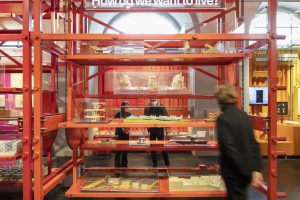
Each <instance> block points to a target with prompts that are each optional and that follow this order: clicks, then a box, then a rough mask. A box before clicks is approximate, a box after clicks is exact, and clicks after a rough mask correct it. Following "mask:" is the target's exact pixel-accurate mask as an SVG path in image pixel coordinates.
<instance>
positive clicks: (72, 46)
mask: <svg viewBox="0 0 300 200" xmlns="http://www.w3.org/2000/svg"><path fill="white" fill-rule="evenodd" d="M77 2H79V3H81V4H80V6H79V7H77V6H76V5H75V3H77ZM227 2H229V3H230V4H232V3H233V1H227ZM242 2H243V1H241V3H240V1H239V0H236V1H234V4H233V5H234V6H233V7H232V8H231V9H228V10H206V9H193V8H184V9H183V8H169V9H164V8H160V9H155V10H153V9H148V8H136V9H126V8H119V9H116V8H111V9H105V10H104V9H94V10H92V12H196V13H197V12H218V14H217V15H216V16H214V17H212V18H210V19H208V20H206V21H204V22H202V23H199V24H197V25H195V26H194V27H192V28H190V29H188V30H187V31H186V33H185V34H167V35H127V34H123V33H122V32H120V31H118V30H117V29H115V28H114V27H111V26H110V25H109V24H106V23H104V22H102V21H100V20H98V19H95V18H93V17H91V16H90V15H88V14H89V12H90V10H85V8H84V6H83V1H75V2H74V3H73V2H71V0H67V1H66V2H61V1H58V0H51V5H50V6H48V5H47V3H45V2H44V1H42V0H35V1H34V4H33V1H31V0H23V1H20V0H18V1H5V2H0V5H1V7H0V12H1V13H2V12H3V13H17V15H21V16H22V24H23V30H22V31H21V30H11V31H7V30H5V31H0V41H3V42H5V41H22V43H23V64H22V67H21V64H20V63H18V62H17V61H14V60H13V58H11V60H12V61H13V62H14V63H15V64H16V65H15V66H12V67H11V69H10V70H12V71H13V70H15V71H22V72H23V77H24V78H23V88H19V89H16V88H12V89H2V88H0V91H1V92H11V93H16V92H21V93H23V104H24V106H23V153H22V155H18V156H17V157H16V158H8V159H18V158H22V159H23V163H24V169H23V171H24V174H23V199H25V200H29V199H35V200H41V199H43V198H44V196H45V195H46V194H47V193H48V192H49V191H51V190H52V189H53V188H54V187H55V186H56V185H57V184H58V183H59V182H61V181H62V180H63V179H64V178H65V176H66V174H67V172H68V171H69V170H70V169H71V168H73V186H72V187H71V189H70V190H69V191H68V192H67V195H68V196H74V197H75V196H76V197H116V196H118V195H116V194H109V193H105V194H96V193H81V192H80V183H81V180H80V179H78V178H77V167H78V163H80V162H82V160H83V156H82V151H81V150H84V149H91V146H89V145H90V144H89V142H87V141H85V138H84V137H83V136H82V130H84V129H87V128H89V127H118V126H120V124H118V123H117V124H108V125H103V124H100V125H99V124H98V125H95V124H93V125H91V124H80V125H79V124H76V123H74V122H73V113H74V97H75V96H76V95H80V96H82V97H92V98H124V97H126V98H128V95H126V96H114V95H107V96H105V95H100V94H99V95H95V96H91V95H89V93H88V85H87V86H84V85H83V83H82V84H81V83H79V84H78V85H79V86H78V87H76V88H75V87H74V84H76V82H75V81H74V80H78V77H79V79H80V80H81V81H82V82H87V80H89V79H91V78H93V77H98V76H99V77H100V75H101V74H96V75H94V76H93V75H92V76H93V77H89V76H87V74H88V73H84V72H88V70H89V67H81V66H86V65H93V64H97V65H125V66H128V65H153V62H154V63H155V64H157V65H166V64H167V63H168V65H170V63H174V65H199V64H207V65H218V66H219V69H218V75H213V74H210V73H208V72H206V71H205V70H204V69H202V68H201V69H200V68H198V69H197V67H194V69H196V70H198V71H200V72H201V73H204V74H206V75H208V76H210V77H212V78H215V79H216V80H218V83H222V82H228V81H229V82H231V83H233V84H234V85H235V86H237V87H238V88H237V89H239V90H240V89H241V88H239V80H238V78H237V77H238V73H237V72H238V67H237V65H235V64H236V63H238V62H239V61H241V60H242V59H243V58H245V57H248V56H250V55H251V53H252V52H253V51H254V50H255V49H258V48H260V47H261V46H264V45H265V44H268V53H269V61H268V62H269V68H268V73H269V74H268V75H269V76H268V77H269V78H268V80H269V84H268V86H269V117H268V118H267V121H264V122H261V119H255V120H258V121H260V123H262V124H263V125H262V126H263V128H266V124H267V132H268V134H269V141H268V147H269V148H268V175H269V176H268V187H263V186H262V187H261V188H260V189H261V190H262V191H263V192H264V193H265V194H266V195H267V197H268V199H269V200H275V199H277V197H278V196H279V197H282V196H284V195H285V194H283V193H277V156H279V155H281V154H282V152H277V149H276V143H277V142H278V141H280V140H283V139H284V138H279V137H277V132H276V121H277V120H276V115H277V114H276V109H274V108H276V90H277V89H278V88H277V87H276V82H277V81H276V72H277V64H276V40H277V39H280V38H282V37H279V36H278V35H277V34H276V12H277V1H274V0H269V5H268V10H269V12H268V13H269V15H268V16H269V32H268V34H254V35H249V34H230V33H225V23H220V22H224V20H225V18H226V14H228V13H230V12H235V14H236V18H237V22H238V23H241V22H242V19H243V9H240V8H241V7H243V3H242ZM63 3H66V4H63ZM62 4H63V5H62ZM32 8H33V9H32ZM58 12H64V13H65V14H66V16H65V17H66V20H67V30H66V31H65V32H64V33H62V34H55V33H51V34H49V33H48V34H47V33H43V32H42V24H43V18H48V19H49V18H50V19H52V20H56V19H58V18H59V17H60V15H59V14H58ZM32 15H33V16H34V18H32ZM11 16H12V15H11ZM32 19H34V26H33V27H34V28H33V30H32V29H31V21H32ZM88 20H92V21H95V22H96V23H98V24H100V25H102V26H105V27H106V28H108V29H112V30H115V31H117V32H119V33H120V34H88V31H87V27H88ZM214 20H217V21H218V22H219V27H218V33H215V34H201V33H191V32H193V31H194V30H196V29H197V28H198V27H201V26H203V25H204V24H206V23H209V22H211V21H214ZM150 40H151V41H150ZM161 40H167V41H168V42H160V41H161ZM250 40H253V41H256V43H255V44H253V45H250V46H248V47H247V48H246V50H245V51H242V52H238V53H235V54H213V55H210V54H174V55H172V54H168V53H166V52H164V51H163V50H162V48H165V47H170V46H171V47H177V46H183V42H184V41H189V43H190V45H191V46H192V47H203V45H204V44H205V43H212V44H214V43H216V42H217V41H235V42H236V41H239V42H242V41H250ZM54 41H66V42H67V47H66V48H65V49H64V48H61V47H59V46H58V45H56V44H55V43H54ZM77 41H101V42H99V44H98V45H99V46H101V45H102V46H109V45H111V44H113V43H117V44H120V43H122V42H126V41H137V42H142V44H143V45H144V47H146V48H148V50H146V52H147V51H149V50H154V51H157V52H158V54H145V55H139V56H137V55H135V56H130V55H101V54H99V55H88V54H86V55H80V54H78V53H77ZM178 41H180V42H178ZM203 42H204V43H203ZM32 45H33V46H34V53H33V55H34V56H33V57H34V65H33V68H32V63H31V62H32V48H31V47H32ZM43 50H44V51H47V52H50V53H51V57H52V59H51V66H49V67H48V68H47V67H45V66H44V65H43V54H42V52H43ZM2 54H3V55H5V52H2ZM5 56H7V57H9V55H5ZM58 58H60V59H62V60H64V61H66V63H67V67H66V69H67V115H66V122H64V123H60V122H62V121H64V116H63V115H51V116H45V115H44V112H43V105H44V103H45V97H43V89H42V86H43V85H42V83H43V80H42V77H43V76H42V73H43V72H45V71H47V70H48V72H51V74H52V75H53V74H55V73H56V72H59V70H58V69H57V68H56V66H58V65H59V63H58ZM225 65H227V68H226V70H225V67H224V66H225ZM77 69H79V72H78V70H77ZM12 71H10V72H12ZM32 74H33V75H34V77H35V78H34V86H33V89H31V88H32V86H31V75H32ZM52 80H55V76H52ZM52 83H53V84H52V89H53V91H55V84H54V83H55V81H52ZM76 86H77V84H76ZM32 94H33V95H34V113H32V106H31V105H32V104H31V103H32ZM172 96H173V98H174V95H172ZM143 97H144V98H152V97H158V98H170V96H161V95H160V96H159V95H148V96H147V95H145V96H143ZM129 98H140V97H136V96H134V95H132V96H129ZM176 98H191V99H193V98H194V99H197V98H198V99H210V98H214V97H213V96H209V95H191V96H180V95H178V96H176ZM54 99H55V95H54ZM51 110H52V113H55V110H53V109H51ZM32 116H34V117H33V119H34V120H32ZM59 123H60V125H58V124H59ZM121 126H122V127H126V126H127V127H131V126H135V127H136V126H137V124H126V123H122V125H121ZM139 126H144V127H145V126H147V127H157V124H155V123H147V124H139ZM165 126H167V127H171V126H174V127H178V126H199V124H193V123H191V124H180V123H177V124H166V125H165ZM59 127H63V128H66V131H67V137H68V139H69V143H70V141H71V144H70V145H71V146H72V144H73V147H74V148H73V161H69V162H67V163H66V164H64V165H63V166H62V167H61V168H59V169H58V170H56V171H55V172H53V173H51V171H49V175H48V176H46V177H44V175H43V168H42V165H43V160H42V158H43V150H44V149H45V146H47V145H45V142H46V139H45V138H46V137H47V136H49V135H54V136H56V131H57V129H58V128H59ZM79 128H81V129H79ZM259 128H261V126H260V127H259ZM32 130H34V134H33V137H32ZM53 138H55V137H52V139H53ZM82 143H83V145H82ZM50 144H51V145H52V144H53V143H51V142H50ZM51 145H50V146H51ZM78 147H79V149H80V152H81V154H80V156H79V155H78V152H79V150H78ZM32 148H33V152H32ZM130 150H134V149H130ZM156 150H157V149H156ZM158 150H161V149H158ZM182 150H188V151H190V150H191V149H182ZM192 150H200V149H197V148H195V149H192ZM201 150H205V149H201ZM206 150H210V149H206ZM48 158H49V163H51V162H50V161H51V155H50V154H48ZM78 158H79V159H78ZM32 164H33V165H32ZM32 172H33V175H34V176H33V177H34V181H33V183H32ZM164 181H165V180H164ZM32 186H33V187H32ZM32 191H34V195H33V196H32ZM120 195H125V194H123V193H120V194H119V196H120ZM130 195H133V194H131V193H128V194H127V196H128V197H129V196H130ZM135 195H136V194H135ZM224 195H225V194H224V193H205V192H203V193H194V194H187V193H181V194H177V195H176V194H172V193H168V192H166V191H164V192H160V193H158V194H157V195H156V196H157V197H175V196H176V197H179V196H184V197H187V196H191V197H192V196H193V197H195V196H198V197H213V196H224ZM139 196H141V197H146V196H153V195H150V194H146V193H145V194H139ZM122 197H124V196H122Z"/></svg>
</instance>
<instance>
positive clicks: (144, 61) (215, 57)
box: [60, 53, 246, 66]
mask: <svg viewBox="0 0 300 200" xmlns="http://www.w3.org/2000/svg"><path fill="white" fill-rule="evenodd" d="M245 57H246V54H244V53H232V54H225V53H222V54H220V53H216V54H147V55H139V54H137V55H134V54H129V55H124V54H120V55H103V54H99V55H63V56H60V59H62V60H65V61H70V62H72V63H74V64H78V65H105V66H107V65H108V64H107V63H109V65H118V66H128V65H131V66H135V65H168V66H169V65H229V64H232V63H235V62H238V61H240V60H242V59H243V58H245Z"/></svg>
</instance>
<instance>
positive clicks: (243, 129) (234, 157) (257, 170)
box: [215, 85, 263, 200]
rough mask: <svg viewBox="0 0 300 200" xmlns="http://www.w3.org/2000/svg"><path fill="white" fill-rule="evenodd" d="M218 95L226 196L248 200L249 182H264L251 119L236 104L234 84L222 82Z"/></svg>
mask: <svg viewBox="0 0 300 200" xmlns="http://www.w3.org/2000/svg"><path fill="white" fill-rule="evenodd" d="M215 95H216V97H217V100H218V103H219V105H220V108H221V111H222V112H223V113H222V114H221V115H220V116H219V117H218V119H217V130H218V140H219V144H220V151H221V174H222V177H223V178H224V181H225V184H226V188H227V195H228V196H227V199H228V200H246V198H247V197H246V190H247V187H248V185H249V184H250V183H251V184H252V185H253V186H254V187H259V186H260V185H261V184H262V182H263V176H262V174H261V157H260V153H259V146H258V143H257V142H256V140H255V138H254V134H253V126H252V121H251V119H250V117H249V116H248V115H247V113H246V112H244V111H241V110H240V109H238V108H237V107H236V105H235V104H236V102H237V94H236V91H235V88H234V87H233V86H230V85H221V86H219V87H218V88H217V90H216V92H215Z"/></svg>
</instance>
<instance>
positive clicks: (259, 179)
mask: <svg viewBox="0 0 300 200" xmlns="http://www.w3.org/2000/svg"><path fill="white" fill-rule="evenodd" d="M263 181H264V178H263V175H262V173H260V172H256V171H255V172H252V182H251V185H252V186H253V187H256V188H257V187H259V186H260V185H261V184H263Z"/></svg>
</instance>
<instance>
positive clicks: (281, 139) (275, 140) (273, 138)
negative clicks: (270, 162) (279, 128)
mask: <svg viewBox="0 0 300 200" xmlns="http://www.w3.org/2000/svg"><path fill="white" fill-rule="evenodd" d="M279 141H286V137H279V136H276V137H272V142H273V143H274V144H276V143H277V142H279Z"/></svg>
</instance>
